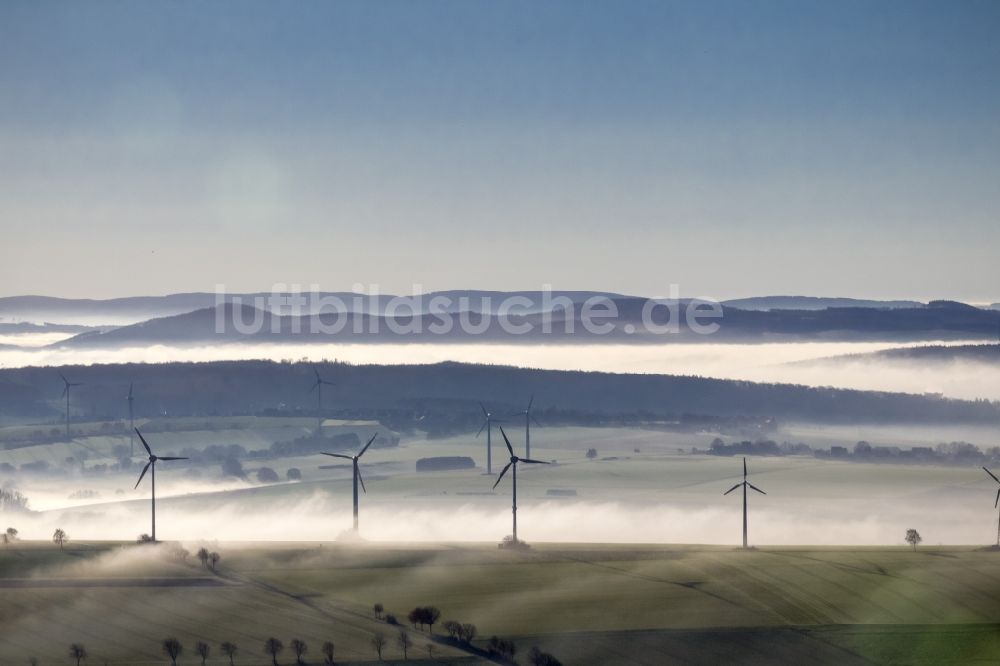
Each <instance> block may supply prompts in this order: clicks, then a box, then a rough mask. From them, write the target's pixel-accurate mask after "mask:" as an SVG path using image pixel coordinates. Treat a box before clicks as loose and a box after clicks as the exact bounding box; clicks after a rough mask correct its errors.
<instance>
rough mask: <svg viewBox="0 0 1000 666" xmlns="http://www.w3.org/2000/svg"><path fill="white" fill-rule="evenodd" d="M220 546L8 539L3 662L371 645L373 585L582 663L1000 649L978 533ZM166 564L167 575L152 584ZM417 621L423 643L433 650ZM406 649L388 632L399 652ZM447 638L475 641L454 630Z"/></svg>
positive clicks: (996, 589)
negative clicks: (816, 543) (819, 541)
mask: <svg viewBox="0 0 1000 666" xmlns="http://www.w3.org/2000/svg"><path fill="white" fill-rule="evenodd" d="M219 549H220V550H221V551H222V552H223V556H224V560H223V562H224V566H223V568H222V572H221V575H220V576H219V577H218V581H219V582H220V583H221V584H220V585H217V586H215V587H206V586H204V585H200V584H198V583H197V581H200V580H202V579H203V578H205V577H206V573H205V572H204V571H203V570H201V569H200V565H197V563H196V562H195V563H192V564H190V565H187V566H185V565H180V564H177V563H173V562H170V561H160V560H153V561H149V560H148V558H147V557H146V556H145V555H144V554H143V552H144V551H143V549H139V550H126V551H120V550H118V549H117V548H116V547H112V548H110V549H102V548H98V547H94V546H86V545H82V546H80V545H77V546H75V547H74V548H73V549H68V550H67V551H66V552H62V553H60V552H58V551H56V550H55V549H54V548H42V547H33V548H28V547H26V546H24V545H23V544H22V545H19V546H18V547H17V548H16V549H7V550H5V551H2V552H0V576H2V577H0V586H3V587H6V588H7V589H4V599H5V603H4V604H3V605H0V627H2V628H0V663H20V662H26V660H27V657H28V656H29V655H36V656H39V657H42V658H43V663H45V662H52V661H55V662H56V663H60V662H61V660H62V659H63V658H64V657H63V652H64V651H65V645H68V643H69V642H71V641H74V640H79V641H82V642H83V643H85V644H86V645H87V647H88V649H89V650H90V651H91V653H92V654H93V655H94V656H95V657H97V656H98V655H99V656H100V658H101V659H104V658H107V659H108V660H109V663H133V664H137V663H158V659H160V657H159V650H158V647H157V646H158V641H159V640H160V639H162V638H163V637H165V636H167V635H177V636H178V637H179V638H180V639H181V640H182V642H183V643H185V644H186V645H188V646H189V647H190V646H191V645H193V643H194V641H195V640H206V641H207V642H209V643H210V644H212V645H217V644H218V643H219V642H220V641H222V640H232V641H235V642H236V643H237V644H239V645H241V646H243V648H244V650H243V651H244V658H243V659H241V660H240V663H243V664H256V663H264V662H263V661H261V657H259V656H258V653H259V645H260V644H261V643H262V641H263V639H264V638H266V637H267V636H269V635H275V636H278V637H279V638H281V639H282V640H284V641H285V642H286V643H287V642H288V641H289V640H290V639H291V638H292V637H301V638H304V639H305V640H307V641H308V642H309V643H310V644H312V645H313V649H314V650H316V648H318V646H319V644H320V643H321V642H322V641H323V640H333V641H334V642H335V643H336V644H337V646H338V648H337V650H338V653H339V654H340V655H341V656H342V657H343V658H344V659H353V660H367V659H371V658H372V657H374V653H373V652H372V650H371V647H370V646H369V644H368V641H369V639H370V637H371V635H372V632H374V631H378V630H380V629H381V630H386V629H387V627H385V625H380V624H378V623H375V622H374V621H372V620H371V619H370V611H369V609H370V607H371V605H372V603H373V602H374V601H381V602H382V603H384V604H385V606H386V608H387V610H388V611H390V612H394V613H396V614H397V615H398V616H399V617H400V618H401V619H402V618H403V617H405V615H406V611H407V610H408V609H409V608H412V607H413V606H416V605H425V604H433V605H435V606H438V607H439V608H441V609H442V611H443V617H442V619H449V618H453V619H457V620H460V621H463V622H474V623H475V624H477V625H478V626H479V628H480V631H481V632H482V633H484V634H486V635H487V636H488V635H490V634H498V635H501V636H512V637H517V642H518V644H519V646H520V649H521V651H522V653H523V652H526V650H527V649H528V647H529V646H531V645H534V644H539V645H542V646H544V647H545V648H546V649H549V650H551V651H552V652H554V653H555V654H556V655H557V656H559V657H561V658H564V659H565V661H566V663H573V664H577V663H593V664H599V663H614V662H618V663H648V664H659V663H671V662H678V663H681V662H682V663H706V664H708V663H720V660H723V661H724V660H726V659H734V658H736V657H737V655H741V656H742V657H743V658H744V659H745V661H746V662H747V663H781V662H785V663H789V662H810V661H812V662H817V661H819V662H825V663H844V664H850V663H926V664H932V663H933V664H940V663H974V662H975V660H976V659H981V660H987V659H997V658H1000V639H998V636H1000V629H998V625H996V624H994V623H997V622H998V621H1000V556H998V555H997V554H996V553H988V552H979V551H973V550H968V549H922V550H920V551H918V552H916V553H913V552H908V551H906V550H905V549H850V550H842V549H809V550H803V549H768V550H761V551H756V552H747V553H744V552H739V551H733V550H729V549H725V548H707V547H652V546H651V547H638V546H636V547H630V546H544V547H536V548H535V549H534V550H532V551H531V552H528V553H516V554H515V553H507V552H501V551H498V550H496V549H493V548H489V547H482V546H468V547H464V546H451V547H438V546H413V547H402V546H382V547H364V548H359V549H351V548H348V547H345V546H330V545H323V546H320V545H318V544H315V545H281V544H278V545H272V546H267V547H262V546H249V547H237V546H235V545H228V546H227V545H225V544H223V545H221V546H219ZM102 551H103V554H102ZM32 574H33V575H34V576H35V578H36V580H38V579H41V580H46V581H49V580H52V579H53V578H60V577H65V576H70V575H72V576H78V577H80V576H82V577H94V576H104V577H107V576H111V575H117V576H125V577H131V578H132V579H133V580H134V581H135V582H136V587H132V588H128V587H126V588H121V587H107V586H98V587H92V588H82V589H78V588H72V589H69V588H62V589H60V588H37V587H36V588H30V587H29V588H23V587H22V588H10V587H9V581H10V580H11V579H12V578H19V579H24V578H26V577H28V576H29V575H32ZM152 576H155V577H157V578H155V579H151V578H150V577H152ZM162 578H170V579H172V580H173V581H174V582H173V583H170V584H165V583H164V582H163V581H162ZM149 580H155V581H156V584H155V585H154V586H146V587H143V585H145V584H146V583H145V582H144V581H149ZM413 633H414V635H415V637H416V638H417V643H418V648H419V649H418V650H417V651H415V652H414V654H417V653H419V654H425V652H424V650H423V648H422V647H420V646H422V645H424V644H425V643H424V639H423V638H422V636H420V635H418V632H413ZM391 635H392V634H391V633H390V636H391ZM397 653H398V649H397V648H396V647H395V646H394V645H390V647H389V648H388V650H387V654H388V655H389V656H392V657H396V656H398V654H397ZM436 654H437V655H438V656H442V657H444V656H450V657H459V656H461V652H459V651H456V650H454V649H451V648H448V647H447V646H443V645H442V646H439V647H438V648H437V651H436ZM315 656H316V655H314V657H315ZM287 661H288V659H287V658H286V662H287ZM316 661H318V659H316ZM524 662H525V659H522V663H524ZM97 663H100V662H97ZM210 663H222V661H216V662H211V661H210ZM314 663H315V662H314Z"/></svg>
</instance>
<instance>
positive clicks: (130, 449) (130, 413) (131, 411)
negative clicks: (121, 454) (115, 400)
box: [126, 382, 135, 456]
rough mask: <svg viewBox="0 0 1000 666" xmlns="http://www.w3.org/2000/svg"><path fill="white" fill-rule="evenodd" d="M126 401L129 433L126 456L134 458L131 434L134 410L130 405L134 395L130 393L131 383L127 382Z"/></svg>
mask: <svg viewBox="0 0 1000 666" xmlns="http://www.w3.org/2000/svg"><path fill="white" fill-rule="evenodd" d="M126 400H128V427H129V433H128V454H129V455H130V456H134V455H135V435H133V434H132V431H134V430H135V410H134V409H133V405H132V403H133V402H135V395H133V393H132V382H129V385H128V397H127V398H126Z"/></svg>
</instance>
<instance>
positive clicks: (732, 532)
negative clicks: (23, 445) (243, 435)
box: [6, 491, 996, 545]
mask: <svg viewBox="0 0 1000 666" xmlns="http://www.w3.org/2000/svg"><path fill="white" fill-rule="evenodd" d="M983 498H985V495H984V496H983ZM983 498H981V497H979V495H978V494H976V495H975V496H974V498H973V496H972V494H971V493H963V494H962V496H961V501H959V500H958V499H956V498H955V497H953V496H952V497H946V496H944V495H943V494H936V493H935V494H932V495H926V496H922V495H912V496H908V497H907V496H900V497H893V498H891V499H880V500H861V499H840V500H837V499H832V498H823V499H808V500H806V499H803V498H788V497H781V496H775V495H773V494H772V495H768V496H767V497H763V496H754V497H751V504H750V541H751V542H752V543H755V544H759V545H900V544H902V543H903V535H904V534H905V532H906V530H907V529H908V528H911V527H913V528H916V529H918V530H919V531H920V533H921V534H922V535H923V537H924V540H925V543H927V544H939V543H940V544H976V543H984V544H985V543H990V542H992V540H994V539H995V537H996V517H995V514H994V512H993V510H992V506H991V505H989V502H987V501H986V499H988V498H986V499H983ZM979 499H983V501H982V502H979V501H973V500H979ZM349 502H350V498H349V495H341V494H338V495H336V496H333V495H330V494H327V493H325V492H320V491H317V492H315V493H313V494H311V495H308V496H305V497H303V496H301V495H300V496H297V497H296V498H295V499H294V500H293V499H292V498H288V499H287V500H281V499H277V500H274V501H268V502H267V503H266V504H261V503H259V502H252V503H244V502H241V501H240V500H239V498H236V497H233V498H225V499H222V498H218V497H212V498H207V499H206V501H205V503H204V504H205V505H204V506H199V505H198V503H197V502H192V501H185V502H183V503H177V502H173V501H170V500H165V501H164V500H159V501H158V502H157V536H158V537H159V538H160V539H161V540H179V541H195V542H197V541H334V540H337V539H342V538H344V537H345V536H346V535H348V534H349V532H348V530H349V527H350V525H351V513H350V504H349ZM741 502H742V498H741V497H740V496H739V493H738V492H736V493H733V494H732V495H730V496H728V497H725V498H721V497H720V499H719V501H718V502H714V503H712V504H711V505H709V504H707V503H702V504H686V503H655V504H632V503H623V502H608V501H569V502H567V501H556V500H552V501H540V502H539V501H532V502H523V503H521V505H520V506H519V510H518V527H519V536H520V537H521V538H522V539H524V540H526V541H528V542H533V541H535V542H567V543H569V542H576V543H579V542H593V543H695V544H697V543H701V544H736V543H739V541H740V538H741V534H740V530H741V524H742V514H741ZM6 518H7V522H9V523H11V524H16V527H17V528H18V530H19V531H20V534H21V536H22V537H23V538H25V539H41V540H48V539H50V538H51V535H52V533H53V531H54V530H55V529H56V528H57V527H58V528H62V529H64V530H65V531H66V532H67V533H68V534H69V536H70V538H71V539H75V540H82V541H90V540H126V541H127V540H131V539H135V538H136V537H137V536H138V535H139V534H141V533H148V532H149V527H150V526H149V520H150V516H149V502H148V500H146V501H133V502H128V503H121V504H111V505H98V506H91V507H84V508H76V509H65V510H53V511H48V512H42V513H37V514H33V515H31V516H30V517H29V516H20V517H18V518H16V519H15V518H14V517H10V516H7V517H6ZM510 531H511V513H510V503H509V497H505V496H503V495H498V496H496V498H491V499H490V502H489V505H485V504H484V503H483V502H464V503H460V504H456V505H454V506H447V507H443V506H440V505H435V504H433V503H427V504H423V505H422V504H421V503H420V502H419V501H413V500H412V499H410V500H407V501H400V502H398V503H397V504H394V505H391V506H390V505H387V504H385V503H378V504H376V503H372V504H371V505H369V506H364V505H363V506H362V510H361V535H362V537H363V538H364V539H365V540H368V541H372V542H487V543H488V542H497V541H499V540H500V538H501V537H503V536H504V535H506V534H509V533H510Z"/></svg>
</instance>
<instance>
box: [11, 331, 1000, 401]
mask: <svg viewBox="0 0 1000 666" xmlns="http://www.w3.org/2000/svg"><path fill="white" fill-rule="evenodd" d="M919 344H936V345H954V344H960V343H957V342H954V341H951V342H933V343H932V342H927V343H919ZM908 346H909V347H912V346H918V343H909V344H897V343H889V342H884V343H876V342H781V343H767V344H676V345H616V344H608V345H527V344H526V345H489V344H483V345H480V344H441V345H428V344H338V345H263V344H246V345H243V344H231V345H217V346H202V347H174V346H163V345H154V346H149V347H129V348H121V349H84V350H77V349H74V350H68V349H57V348H41V349H26V348H21V349H0V367H22V366H29V365H36V366H37V365H40V366H46V365H48V366H57V365H66V364H95V363H127V362H139V363H164V362H169V361H202V362H207V361H220V360H250V359H270V360H283V359H294V360H299V359H305V360H311V361H319V360H339V361H346V362H349V363H356V364H369V363H377V364H386V365H393V364H417V363H438V362H442V361H458V362H464V363H499V364H504V365H514V366H520V367H530V368H540V369H548V370H593V371H602V372H619V373H653V374H679V375H700V376H704V377H716V378H720V379H743V380H749V381H755V382H781V383H793V384H805V385H810V386H833V387H838V388H853V389H863V390H880V391H900V392H905V393H941V394H943V395H945V396H948V397H953V398H963V399H975V398H987V399H991V400H1000V364H989V363H975V362H956V363H948V364H946V365H943V364H930V363H920V362H909V361H900V360H889V359H871V358H869V359H864V360H860V359H836V360H830V357H836V356H847V355H855V354H867V353H871V352H876V351H880V350H883V349H889V348H896V347H908ZM806 361H817V362H816V363H806Z"/></svg>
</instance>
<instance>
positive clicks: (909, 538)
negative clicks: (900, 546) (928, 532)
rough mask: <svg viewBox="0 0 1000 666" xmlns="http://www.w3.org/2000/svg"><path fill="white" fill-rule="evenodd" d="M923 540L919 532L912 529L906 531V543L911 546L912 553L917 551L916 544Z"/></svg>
mask: <svg viewBox="0 0 1000 666" xmlns="http://www.w3.org/2000/svg"><path fill="white" fill-rule="evenodd" d="M923 540H924V539H923V537H921V536H920V532H918V531H916V530H913V529H909V530H906V543H908V544H910V545H911V546H913V550H914V551H915V550H916V549H917V544H919V543H920V542H921V541H923Z"/></svg>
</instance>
